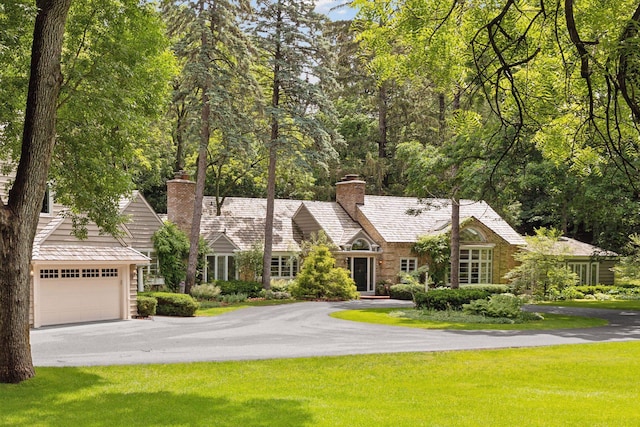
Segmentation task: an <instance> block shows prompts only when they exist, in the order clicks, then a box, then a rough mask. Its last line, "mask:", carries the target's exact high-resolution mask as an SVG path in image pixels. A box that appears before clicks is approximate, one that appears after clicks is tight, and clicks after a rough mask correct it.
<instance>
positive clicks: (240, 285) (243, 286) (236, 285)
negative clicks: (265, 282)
mask: <svg viewBox="0 0 640 427" xmlns="http://www.w3.org/2000/svg"><path fill="white" fill-rule="evenodd" d="M216 285H217V286H218V287H219V288H220V293H221V294H222V295H232V294H245V295H247V297H248V298H258V297H259V296H260V291H261V290H262V284H261V283H258V282H249V281H245V280H230V281H228V282H225V281H222V280H219V281H217V282H216Z"/></svg>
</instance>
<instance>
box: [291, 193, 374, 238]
mask: <svg viewBox="0 0 640 427" xmlns="http://www.w3.org/2000/svg"><path fill="white" fill-rule="evenodd" d="M302 204H303V205H304V207H305V208H307V210H308V211H309V213H310V214H311V215H312V216H313V218H314V219H315V220H316V221H317V222H318V224H319V225H320V226H321V227H322V229H323V230H324V231H325V233H327V236H328V237H329V238H330V239H331V241H332V242H333V243H335V244H336V245H338V246H341V245H344V244H346V243H349V242H350V241H351V240H352V239H353V237H354V236H355V235H356V234H358V233H360V232H363V230H362V227H360V225H359V224H358V223H357V222H355V221H354V220H353V219H352V218H351V217H350V216H349V215H348V214H347V213H346V212H345V210H344V209H342V207H340V205H339V204H338V203H336V202H310V201H304V202H303V203H302Z"/></svg>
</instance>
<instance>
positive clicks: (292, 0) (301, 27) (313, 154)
mask: <svg viewBox="0 0 640 427" xmlns="http://www.w3.org/2000/svg"><path fill="white" fill-rule="evenodd" d="M314 8H315V4H314V2H312V1H307V0H303V1H300V0H275V1H270V0H259V1H258V2H257V11H256V12H257V13H256V23H255V25H254V32H255V34H256V36H257V37H256V44H257V45H258V46H259V48H260V51H261V55H262V57H263V59H264V61H265V64H264V65H263V67H262V68H261V70H262V71H263V74H262V75H261V76H260V77H261V81H262V82H265V85H268V86H267V87H268V89H265V92H266V93H267V94H268V95H267V96H268V97H269V99H270V100H269V107H268V109H267V115H268V117H269V129H270V131H269V136H268V138H267V144H266V146H267V151H268V153H269V154H268V159H269V165H268V178H267V212H266V218H265V249H264V263H263V264H264V265H263V274H262V283H263V286H264V287H265V288H267V289H268V288H269V287H270V286H271V285H270V282H271V254H272V244H273V216H274V204H275V195H276V178H277V177H276V171H277V162H278V158H279V156H281V155H287V156H290V157H295V158H297V159H298V161H299V162H303V163H304V164H306V165H307V166H308V167H310V166H311V165H312V164H313V163H314V162H315V163H316V165H318V164H323V163H325V162H326V159H327V158H330V157H332V156H335V150H334V148H333V145H332V144H333V142H334V141H336V140H337V139H338V135H337V133H335V129H334V126H335V122H334V108H333V105H332V103H331V102H330V101H329V99H328V98H327V97H326V96H325V89H326V88H327V86H329V85H331V84H333V82H334V79H333V75H332V73H331V72H330V70H329V69H328V68H327V66H328V65H329V63H330V56H331V55H330V52H329V50H328V44H327V43H326V40H325V38H324V36H323V33H322V27H323V21H324V19H325V18H324V17H323V16H322V15H319V14H318V13H316V12H315V11H314Z"/></svg>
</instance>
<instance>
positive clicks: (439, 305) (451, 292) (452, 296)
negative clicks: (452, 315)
mask: <svg viewBox="0 0 640 427" xmlns="http://www.w3.org/2000/svg"><path fill="white" fill-rule="evenodd" d="M489 295H491V293H490V292H487V291H484V290H480V289H464V288H460V289H434V290H432V291H429V292H424V291H423V292H417V293H416V294H415V296H414V298H413V302H415V304H416V308H417V309H420V310H462V306H463V304H469V303H470V302H471V301H474V300H478V299H486V298H488V297H489Z"/></svg>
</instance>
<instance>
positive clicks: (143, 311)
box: [137, 295, 158, 317]
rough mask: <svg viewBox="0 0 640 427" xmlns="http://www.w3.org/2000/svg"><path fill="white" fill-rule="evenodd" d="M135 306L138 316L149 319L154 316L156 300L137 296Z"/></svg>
mask: <svg viewBox="0 0 640 427" xmlns="http://www.w3.org/2000/svg"><path fill="white" fill-rule="evenodd" d="M137 305H138V316H139V317H149V316H153V315H154V314H156V307H157V306H158V300H157V299H155V298H153V297H148V296H144V295H138V298H137Z"/></svg>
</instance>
